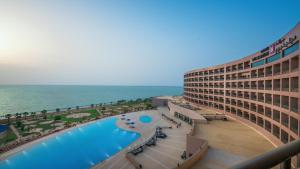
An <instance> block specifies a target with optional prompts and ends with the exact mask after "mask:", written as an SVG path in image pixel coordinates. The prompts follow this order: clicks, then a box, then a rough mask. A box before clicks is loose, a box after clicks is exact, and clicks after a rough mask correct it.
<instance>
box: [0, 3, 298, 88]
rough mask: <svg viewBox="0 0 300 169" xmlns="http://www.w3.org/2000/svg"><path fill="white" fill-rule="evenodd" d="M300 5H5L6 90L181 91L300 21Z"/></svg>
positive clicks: (1, 71) (0, 41)
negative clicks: (193, 74)
mask: <svg viewBox="0 0 300 169" xmlns="http://www.w3.org/2000/svg"><path fill="white" fill-rule="evenodd" d="M299 6H300V1H299V0H206V1H205V0H198V1H196V0H106V1H104V0H103V1H102V0H99V1H96V0H89V1H83V0H72V1H70V0H43V1H39V0H35V1H31V0H25V1H23V0H19V1H15V0H0V84H53V85H54V84H64V85H69V84H70V85H147V86H148V85H158V86H161V85H163V86H182V85H183V74H184V72H186V71H189V70H192V69H195V68H202V67H207V66H213V65H217V64H223V63H226V62H229V61H232V60H235V59H239V58H242V57H245V56H247V55H250V54H252V53H255V52H256V51H259V50H261V49H263V48H264V47H266V46H268V45H270V44H271V43H272V42H274V41H275V40H277V39H279V38H280V37H281V36H283V35H284V34H285V33H287V32H288V31H289V30H290V29H292V28H293V27H294V26H295V25H296V24H297V23H298V22H299V21H300V11H299Z"/></svg>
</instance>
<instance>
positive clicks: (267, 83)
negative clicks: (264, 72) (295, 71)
mask: <svg viewBox="0 0 300 169" xmlns="http://www.w3.org/2000/svg"><path fill="white" fill-rule="evenodd" d="M265 90H272V80H266V81H265Z"/></svg>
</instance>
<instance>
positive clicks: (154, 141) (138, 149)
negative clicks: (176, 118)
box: [129, 127, 169, 156]
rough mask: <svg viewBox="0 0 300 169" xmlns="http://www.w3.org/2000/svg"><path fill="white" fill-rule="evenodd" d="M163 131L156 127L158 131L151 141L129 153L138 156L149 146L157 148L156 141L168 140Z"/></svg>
mask: <svg viewBox="0 0 300 169" xmlns="http://www.w3.org/2000/svg"><path fill="white" fill-rule="evenodd" d="M168 128H169V127H168ZM162 129H163V128H162V127H156V131H155V133H154V135H153V136H152V137H150V139H149V140H147V141H146V142H145V143H142V144H141V145H139V146H138V147H137V148H135V149H133V150H131V151H129V153H131V154H133V155H135V156H136V155H138V154H140V153H142V152H143V151H144V149H145V148H146V147H147V146H149V147H150V146H155V145H156V141H157V139H158V138H160V139H165V138H167V134H165V133H164V132H163V131H162Z"/></svg>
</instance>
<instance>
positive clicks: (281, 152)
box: [231, 139, 300, 169]
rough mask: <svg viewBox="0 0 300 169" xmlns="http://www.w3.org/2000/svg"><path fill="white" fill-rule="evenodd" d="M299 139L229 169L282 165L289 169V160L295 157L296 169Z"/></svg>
mask: <svg viewBox="0 0 300 169" xmlns="http://www.w3.org/2000/svg"><path fill="white" fill-rule="evenodd" d="M299 154H300V139H298V140H295V141H293V142H290V143H287V144H285V145H282V146H280V147H278V148H275V149H273V150H271V151H269V152H267V153H264V154H262V155H259V156H257V157H254V158H252V159H250V160H247V161H244V162H242V163H240V164H237V165H235V166H233V167H231V169H253V168H260V169H265V168H272V167H274V166H276V165H278V164H281V163H282V164H283V168H284V169H286V168H291V158H292V157H293V156H296V155H297V164H296V168H297V167H300V161H299V160H300V159H299V158H300V157H299Z"/></svg>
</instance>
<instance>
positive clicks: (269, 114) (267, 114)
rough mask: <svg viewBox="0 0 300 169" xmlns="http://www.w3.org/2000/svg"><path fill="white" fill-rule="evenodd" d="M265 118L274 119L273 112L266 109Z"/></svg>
mask: <svg viewBox="0 0 300 169" xmlns="http://www.w3.org/2000/svg"><path fill="white" fill-rule="evenodd" d="M265 116H267V117H269V118H272V110H271V108H269V107H266V108H265Z"/></svg>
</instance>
